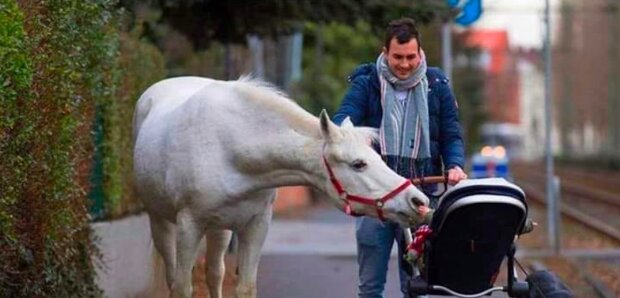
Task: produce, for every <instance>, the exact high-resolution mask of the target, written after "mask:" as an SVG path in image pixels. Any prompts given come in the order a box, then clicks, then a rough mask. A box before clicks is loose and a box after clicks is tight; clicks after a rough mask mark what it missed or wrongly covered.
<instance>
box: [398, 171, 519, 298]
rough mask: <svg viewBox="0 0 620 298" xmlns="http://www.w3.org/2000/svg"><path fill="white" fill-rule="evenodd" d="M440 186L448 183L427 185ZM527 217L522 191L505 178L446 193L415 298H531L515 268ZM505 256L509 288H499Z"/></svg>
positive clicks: (426, 243)
mask: <svg viewBox="0 0 620 298" xmlns="http://www.w3.org/2000/svg"><path fill="white" fill-rule="evenodd" d="M439 178H441V179H439ZM438 181H441V182H445V178H444V177H427V178H426V179H424V181H423V182H424V183H437V182H438ZM416 182H418V183H419V182H420V181H414V183H416ZM527 212H528V209H527V204H526V202H525V194H524V192H523V190H521V189H520V188H519V187H518V186H516V185H514V184H512V183H509V182H507V181H506V180H504V179H503V178H487V179H472V180H465V181H462V182H461V183H459V184H457V185H456V186H455V187H453V188H451V189H449V190H447V191H446V192H445V193H444V194H443V195H441V197H440V200H439V206H438V207H437V208H436V209H435V211H434V214H433V216H432V220H431V222H430V225H429V227H430V229H431V230H432V232H431V234H430V235H429V236H428V237H427V238H426V239H425V240H423V242H422V243H423V249H424V253H423V254H422V256H421V260H419V261H421V263H422V264H421V265H420V266H419V272H418V273H415V274H412V278H411V280H410V281H409V293H410V294H411V296H412V297H415V296H417V295H425V294H433V295H455V296H460V297H478V296H483V295H489V294H490V293H491V292H494V291H504V292H507V293H508V295H509V296H511V297H522V296H525V297H527V296H528V291H529V286H528V284H527V283H526V282H523V281H519V280H517V277H516V272H515V268H514V254H515V245H514V240H515V236H516V235H518V234H521V233H522V232H523V229H524V226H525V223H526V218H527ZM407 234H408V232H407ZM405 237H406V238H408V240H411V235H406V236H405ZM504 257H506V258H507V262H506V265H507V267H508V268H507V270H506V271H507V272H508V279H507V284H506V285H505V286H498V287H494V286H493V285H494V283H495V279H496V277H497V275H498V273H499V269H500V266H501V264H502V261H503V260H504ZM413 271H414V270H413V269H412V272H413Z"/></svg>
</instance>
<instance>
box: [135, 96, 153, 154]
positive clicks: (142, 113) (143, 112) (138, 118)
mask: <svg viewBox="0 0 620 298" xmlns="http://www.w3.org/2000/svg"><path fill="white" fill-rule="evenodd" d="M149 93H150V92H148V90H147V91H145V92H144V93H143V94H142V96H140V99H138V102H137V103H136V108H135V110H134V112H133V142H134V145H135V144H136V140H137V139H138V133H139V132H140V127H141V126H142V123H143V122H144V119H145V118H146V116H147V115H148V114H149V111H150V110H151V106H152V101H153V97H152V96H151V95H150V94H149Z"/></svg>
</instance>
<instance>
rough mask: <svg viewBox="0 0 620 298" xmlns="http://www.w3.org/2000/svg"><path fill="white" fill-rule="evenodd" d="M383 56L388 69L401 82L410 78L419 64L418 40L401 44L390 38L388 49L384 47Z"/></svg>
mask: <svg viewBox="0 0 620 298" xmlns="http://www.w3.org/2000/svg"><path fill="white" fill-rule="evenodd" d="M383 54H384V55H385V57H387V58H386V59H387V63H388V67H390V70H391V71H392V73H393V74H394V75H395V76H396V77H397V78H399V79H401V80H403V79H406V78H408V77H409V76H411V74H412V73H413V71H414V70H415V69H416V68H418V65H419V64H420V51H419V49H418V40H417V39H415V38H413V39H411V40H410V41H408V42H406V43H403V44H400V43H398V40H396V38H392V40H391V41H390V49H389V50H388V49H386V48H385V47H384V48H383Z"/></svg>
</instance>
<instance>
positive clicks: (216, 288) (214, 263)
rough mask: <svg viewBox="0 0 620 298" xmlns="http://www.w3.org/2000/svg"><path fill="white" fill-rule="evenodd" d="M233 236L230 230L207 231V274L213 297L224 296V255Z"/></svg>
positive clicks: (210, 292) (208, 285)
mask: <svg viewBox="0 0 620 298" xmlns="http://www.w3.org/2000/svg"><path fill="white" fill-rule="evenodd" d="M231 236H232V232H231V231H229V230H211V231H207V254H206V276H207V287H208V288H209V295H210V297H211V298H221V297H222V282H223V281H224V273H225V271H226V268H225V266H224V256H225V255H226V249H227V248H228V244H229V243H230V238H231Z"/></svg>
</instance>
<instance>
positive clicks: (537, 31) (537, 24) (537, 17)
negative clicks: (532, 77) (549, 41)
mask: <svg viewBox="0 0 620 298" xmlns="http://www.w3.org/2000/svg"><path fill="white" fill-rule="evenodd" d="M550 3H551V10H552V11H553V10H554V9H555V8H556V7H558V4H559V1H558V0H550ZM482 6H483V12H482V16H481V17H480V19H478V21H476V22H475V23H474V24H473V27H474V28H490V29H502V28H505V29H506V30H508V36H509V39H510V45H511V46H512V47H519V46H520V47H525V48H541V47H542V41H543V37H544V35H543V34H544V23H543V22H544V18H543V17H544V9H545V0H482ZM554 16H555V14H553V12H552V14H551V20H552V24H553V22H554V21H555V17H554ZM553 28H554V26H553V25H552V30H553ZM552 32H553V31H552ZM552 36H553V33H552Z"/></svg>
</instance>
